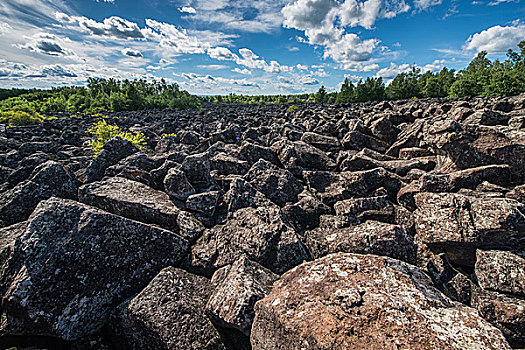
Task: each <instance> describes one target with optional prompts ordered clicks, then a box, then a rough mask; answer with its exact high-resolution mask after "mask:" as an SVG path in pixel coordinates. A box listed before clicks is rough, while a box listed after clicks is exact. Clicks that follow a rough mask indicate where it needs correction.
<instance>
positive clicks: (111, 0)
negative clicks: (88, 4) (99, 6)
mask: <svg viewBox="0 0 525 350" xmlns="http://www.w3.org/2000/svg"><path fill="white" fill-rule="evenodd" d="M96 1H97V2H106V3H110V4H114V3H115V0H96Z"/></svg>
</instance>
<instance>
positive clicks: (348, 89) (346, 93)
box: [335, 77, 355, 103]
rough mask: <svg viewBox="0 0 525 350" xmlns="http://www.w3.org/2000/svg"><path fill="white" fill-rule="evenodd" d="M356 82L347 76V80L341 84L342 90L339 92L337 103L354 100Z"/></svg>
mask: <svg viewBox="0 0 525 350" xmlns="http://www.w3.org/2000/svg"><path fill="white" fill-rule="evenodd" d="M354 90H355V87H354V84H352V82H351V81H350V80H348V77H346V78H345V81H344V82H343V84H342V85H341V91H340V92H339V93H338V94H337V98H336V99H335V103H350V102H352V100H353V98H354Z"/></svg>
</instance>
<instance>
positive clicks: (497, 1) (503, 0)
mask: <svg viewBox="0 0 525 350" xmlns="http://www.w3.org/2000/svg"><path fill="white" fill-rule="evenodd" d="M507 2H515V3H518V2H520V0H495V1H492V2H489V3H488V4H487V5H488V6H498V5H501V4H504V3H507Z"/></svg>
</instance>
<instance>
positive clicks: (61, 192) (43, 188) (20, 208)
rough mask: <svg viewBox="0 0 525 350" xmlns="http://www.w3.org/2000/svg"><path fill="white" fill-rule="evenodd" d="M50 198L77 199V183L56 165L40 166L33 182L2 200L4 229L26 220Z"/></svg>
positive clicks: (21, 185)
mask: <svg viewBox="0 0 525 350" xmlns="http://www.w3.org/2000/svg"><path fill="white" fill-rule="evenodd" d="M50 197H62V198H69V199H75V198H77V183H76V180H75V179H74V177H73V176H72V175H71V174H69V173H68V172H66V170H64V168H63V167H62V166H61V165H60V164H58V163H57V162H54V161H48V162H46V163H44V164H41V165H39V166H38V167H37V168H35V170H34V171H33V173H32V175H31V176H30V178H29V180H27V181H24V182H21V183H19V184H18V185H16V187H14V188H13V189H11V190H10V191H8V192H7V193H4V194H3V195H2V196H1V197H0V227H1V226H7V225H12V224H14V223H17V222H20V221H24V220H26V219H27V218H28V217H29V215H30V214H31V213H32V212H33V210H34V209H35V207H36V206H37V204H38V202H40V201H41V200H45V199H48V198H50Z"/></svg>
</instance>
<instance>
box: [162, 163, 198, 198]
mask: <svg viewBox="0 0 525 350" xmlns="http://www.w3.org/2000/svg"><path fill="white" fill-rule="evenodd" d="M164 188H165V190H166V193H167V194H168V195H170V196H171V197H173V198H175V199H178V200H182V201H185V200H186V199H187V198H188V197H189V196H191V195H192V194H194V193H195V188H193V186H192V185H191V183H190V182H189V181H188V178H187V177H186V175H185V173H184V172H183V171H182V170H181V168H180V167H178V166H176V167H173V168H170V169H169V170H168V172H167V174H166V177H165V178H164Z"/></svg>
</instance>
